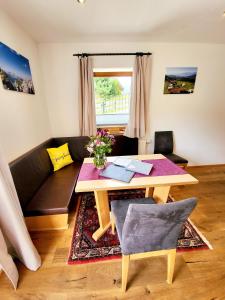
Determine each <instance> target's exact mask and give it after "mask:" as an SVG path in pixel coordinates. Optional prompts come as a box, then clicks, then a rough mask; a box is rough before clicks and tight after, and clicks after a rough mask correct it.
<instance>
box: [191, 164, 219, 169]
mask: <svg viewBox="0 0 225 300" xmlns="http://www.w3.org/2000/svg"><path fill="white" fill-rule="evenodd" d="M187 167H188V168H201V167H202V168H205V167H212V168H213V167H225V164H213V165H188V166H187Z"/></svg>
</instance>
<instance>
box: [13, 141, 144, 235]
mask: <svg viewBox="0 0 225 300" xmlns="http://www.w3.org/2000/svg"><path fill="white" fill-rule="evenodd" d="M88 140H89V138H88V137H85V136H81V137H61V138H52V139H50V140H48V141H46V142H44V143H42V144H41V145H39V146H37V147H35V148H34V149H32V150H30V151H29V152H27V153H25V154H24V155H22V156H20V157H19V158H17V159H16V160H14V161H12V162H11V163H10V164H9V166H10V170H11V173H12V176H13V180H14V183H15V186H16V190H17V193H18V197H19V200H20V204H21V207H22V210H23V213H24V216H25V217H26V223H27V225H28V228H29V229H30V230H44V229H61V228H66V227H67V225H68V213H69V209H70V207H71V205H72V204H73V202H74V201H73V200H75V196H76V195H75V192H74V187H75V185H76V181H77V177H78V175H79V171H80V167H81V165H82V161H83V159H84V158H85V157H88V156H89V154H88V152H87V150H86V149H85V145H86V144H87V143H88ZM64 143H68V145H69V151H70V154H71V156H72V159H73V160H74V163H73V164H71V165H69V166H66V167H64V168H63V169H61V170H59V171H57V172H53V168H52V164H51V161H50V159H49V156H48V153H47V151H46V148H51V147H58V146H60V145H62V144H64ZM137 153H138V141H137V139H131V138H127V137H124V136H116V143H115V145H114V147H113V150H112V153H111V155H113V156H114V155H115V156H116V155H134V154H137Z"/></svg>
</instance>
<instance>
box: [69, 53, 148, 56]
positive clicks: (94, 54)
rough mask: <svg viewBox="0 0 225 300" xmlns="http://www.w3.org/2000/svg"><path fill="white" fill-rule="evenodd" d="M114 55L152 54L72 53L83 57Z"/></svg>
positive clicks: (141, 54)
mask: <svg viewBox="0 0 225 300" xmlns="http://www.w3.org/2000/svg"><path fill="white" fill-rule="evenodd" d="M115 55H137V56H143V55H152V53H150V52H133V53H132V52H130V53H129V52H128V53H76V54H73V56H78V57H80V56H81V57H85V56H115Z"/></svg>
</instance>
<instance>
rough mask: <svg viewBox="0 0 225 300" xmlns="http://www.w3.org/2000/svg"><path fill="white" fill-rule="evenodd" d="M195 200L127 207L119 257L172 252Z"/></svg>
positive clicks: (194, 204)
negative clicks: (133, 254)
mask: <svg viewBox="0 0 225 300" xmlns="http://www.w3.org/2000/svg"><path fill="white" fill-rule="evenodd" d="M196 203H197V200H196V199H195V198H190V199H186V200H182V201H178V202H173V203H166V204H151V205H149V204H130V205H129V208H128V211H127V216H126V219H125V222H124V225H123V230H122V243H121V248H122V253H123V254H132V253H143V252H149V251H157V250H163V249H174V248H176V245H177V240H178V237H179V234H180V231H181V229H182V226H183V223H184V222H185V221H186V219H187V218H188V216H189V215H190V213H191V212H192V210H193V209H194V207H195V206H196Z"/></svg>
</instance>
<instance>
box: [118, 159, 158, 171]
mask: <svg viewBox="0 0 225 300" xmlns="http://www.w3.org/2000/svg"><path fill="white" fill-rule="evenodd" d="M113 163H114V165H117V166H121V167H124V168H126V169H127V170H129V171H133V172H136V173H140V174H144V175H149V173H150V172H151V169H152V167H153V164H149V163H146V162H142V161H140V160H137V159H131V158H127V157H118V158H116V159H115V160H114V162H113Z"/></svg>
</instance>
